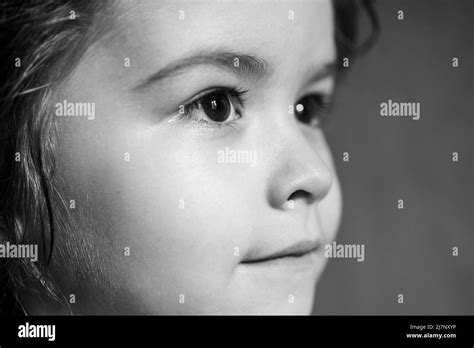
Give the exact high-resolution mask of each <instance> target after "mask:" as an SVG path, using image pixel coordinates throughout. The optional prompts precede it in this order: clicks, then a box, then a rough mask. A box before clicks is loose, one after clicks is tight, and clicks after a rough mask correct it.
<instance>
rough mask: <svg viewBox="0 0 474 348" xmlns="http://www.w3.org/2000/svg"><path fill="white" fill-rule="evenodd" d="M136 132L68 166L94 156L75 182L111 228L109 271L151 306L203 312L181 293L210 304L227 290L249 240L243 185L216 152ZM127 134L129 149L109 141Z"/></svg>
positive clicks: (147, 308)
mask: <svg viewBox="0 0 474 348" xmlns="http://www.w3.org/2000/svg"><path fill="white" fill-rule="evenodd" d="M131 129H133V127H129V128H128V129H127V130H125V129H124V130H121V131H114V134H113V135H112V134H111V133H110V132H109V133H108V134H109V137H110V138H109V139H108V140H107V141H106V140H105V139H104V142H103V143H102V145H98V144H96V145H95V146H93V148H94V149H92V148H91V149H88V150H86V151H78V152H76V153H75V154H73V157H74V160H73V158H72V157H71V158H70V160H69V161H68V163H64V162H63V163H62V165H63V166H66V167H69V168H70V170H71V172H75V171H76V172H80V170H81V167H84V166H85V163H88V165H87V166H85V167H87V168H89V169H88V175H87V176H84V175H83V176H80V175H77V176H73V177H69V178H68V181H69V182H71V183H72V185H74V186H75V187H76V188H80V190H81V191H84V192H87V195H88V197H89V199H90V202H91V205H90V206H88V209H89V210H90V212H91V215H92V220H93V221H97V222H98V223H100V224H101V225H104V226H106V228H105V231H104V234H105V235H97V236H96V238H97V239H104V240H107V241H108V243H109V244H108V247H107V248H106V249H105V250H103V253H104V254H107V258H108V259H111V260H113V261H112V262H111V264H112V265H113V268H111V269H107V270H106V272H109V275H110V276H112V277H113V278H115V279H119V282H120V283H121V284H122V289H121V292H123V293H126V294H128V295H125V296H128V299H127V300H128V301H134V303H135V305H136V308H141V310H142V311H144V312H148V311H155V312H157V311H160V312H170V313H172V312H176V311H180V310H183V311H185V312H188V311H193V310H198V309H197V308H195V307H194V308H189V307H186V306H177V304H179V302H178V301H177V299H178V298H179V295H180V294H186V298H187V299H188V302H189V303H193V306H198V307H199V306H202V307H204V308H212V306H210V304H209V303H207V304H203V303H202V302H203V301H213V302H214V301H217V299H216V297H218V296H220V295H217V294H223V293H224V291H223V289H224V288H225V287H226V286H227V285H228V281H229V278H230V274H231V273H232V270H233V267H234V266H235V265H236V264H237V263H238V260H239V258H238V254H236V250H235V248H236V246H239V247H240V248H245V247H246V246H247V245H249V243H250V235H251V226H250V222H249V221H251V219H250V218H249V216H250V213H249V211H248V210H247V209H248V208H246V207H247V206H248V205H247V204H245V200H244V196H243V193H242V192H243V186H245V185H244V183H245V182H244V181H243V180H242V181H240V183H239V181H238V180H237V181H236V180H233V176H232V174H231V173H228V172H222V170H223V169H222V166H220V167H219V165H218V163H217V160H216V151H215V149H210V148H209V149H205V148H202V147H200V148H196V146H195V144H194V145H193V144H192V143H190V142H189V141H187V140H186V139H184V138H179V137H175V138H173V137H170V135H169V134H160V133H159V132H153V131H150V132H149V133H146V132H143V130H141V131H137V132H136V133H134V132H133V131H132V130H131ZM119 133H120V134H119ZM104 134H107V133H104ZM113 139H115V140H113ZM119 139H122V143H124V142H125V143H127V146H123V145H118V147H119V148H117V146H111V144H112V143H114V142H116V143H117V144H120V143H121V142H120V141H119ZM124 140H126V141H124ZM85 144H86V142H84V145H85ZM103 144H107V145H103ZM85 146H87V145H85ZM117 152H118V153H121V154H125V153H128V154H129V157H128V158H127V157H126V156H125V155H124V156H123V157H122V158H121V157H120V156H117ZM84 154H87V155H84ZM78 163H79V164H78ZM76 165H77V167H75V166H76ZM91 177H94V178H95V180H90V179H91ZM125 248H129V249H128V250H129V251H130V255H129V256H127V255H125V254H124V250H125ZM216 261H218V262H216ZM209 293H214V294H216V296H215V297H212V296H211V297H210V296H209ZM203 299H207V300H203ZM137 302H139V303H137Z"/></svg>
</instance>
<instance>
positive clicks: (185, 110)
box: [179, 87, 333, 129]
mask: <svg viewBox="0 0 474 348" xmlns="http://www.w3.org/2000/svg"><path fill="white" fill-rule="evenodd" d="M248 92H249V90H246V89H244V88H241V87H230V88H228V87H218V88H211V89H208V90H205V91H203V92H202V93H200V94H199V95H198V96H196V97H195V98H194V99H193V100H191V101H190V102H188V103H186V104H184V105H181V106H180V108H182V111H181V112H179V114H180V116H181V117H182V118H184V119H185V120H187V121H192V122H196V123H199V124H204V125H207V126H210V127H217V128H222V127H225V126H233V124H234V122H235V121H237V120H238V119H240V118H241V117H242V111H241V110H242V109H244V108H245V103H246V101H247V98H246V94H247V93H248ZM213 93H222V94H223V95H225V96H226V97H228V98H229V102H230V103H231V104H232V106H233V107H234V109H235V112H236V113H237V114H239V118H237V119H235V120H232V121H230V122H214V121H208V120H196V119H193V115H192V112H193V111H195V110H199V108H200V103H201V102H202V101H203V100H204V98H206V97H207V96H209V95H211V94H213ZM306 98H316V104H317V107H318V112H316V113H315V114H313V115H311V120H310V122H302V121H300V122H301V123H303V124H305V125H308V126H310V127H314V128H321V129H324V128H325V127H326V126H327V123H328V119H329V117H328V115H329V112H330V110H331V108H332V105H333V98H332V94H327V93H316V94H308V95H305V96H303V97H301V98H300V99H299V100H298V102H299V101H301V100H304V99H306ZM236 104H237V105H236ZM298 104H299V103H296V104H295V108H296V105H298ZM293 113H294V114H295V117H296V113H297V110H296V109H295V110H294V112H293ZM312 122H319V123H318V125H313V124H311V123H312Z"/></svg>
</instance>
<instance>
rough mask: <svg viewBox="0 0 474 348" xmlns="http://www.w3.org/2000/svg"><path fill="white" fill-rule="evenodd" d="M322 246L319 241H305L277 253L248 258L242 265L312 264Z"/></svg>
mask: <svg viewBox="0 0 474 348" xmlns="http://www.w3.org/2000/svg"><path fill="white" fill-rule="evenodd" d="M320 246H321V243H319V242H318V241H311V240H303V241H300V242H297V243H295V244H292V245H290V246H288V247H286V248H283V249H280V250H278V251H276V252H272V253H268V254H265V255H261V256H260V255H256V256H252V257H249V258H246V259H244V260H242V261H241V263H242V264H244V265H264V264H268V265H269V264H277V263H281V262H290V263H292V262H302V261H306V262H308V261H309V262H311V261H313V259H314V257H315V255H316V253H317V251H318V250H319V249H320Z"/></svg>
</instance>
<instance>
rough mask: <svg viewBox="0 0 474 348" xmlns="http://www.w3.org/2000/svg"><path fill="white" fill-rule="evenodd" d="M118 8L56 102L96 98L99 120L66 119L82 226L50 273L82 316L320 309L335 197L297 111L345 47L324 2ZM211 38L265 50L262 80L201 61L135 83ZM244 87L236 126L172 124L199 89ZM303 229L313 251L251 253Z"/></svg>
mask: <svg viewBox="0 0 474 348" xmlns="http://www.w3.org/2000/svg"><path fill="white" fill-rule="evenodd" d="M211 3H212V5H211ZM120 6H121V7H120V8H117V9H116V12H117V13H118V15H117V18H116V27H115V28H114V30H113V35H109V36H107V37H106V38H104V40H102V41H101V42H99V43H97V44H95V45H93V46H92V47H90V48H89V49H88V51H87V52H86V54H85V55H84V57H83V59H82V60H81V62H80V63H79V65H78V66H77V67H76V68H75V71H74V73H73V74H72V75H71V76H70V78H68V79H67V81H65V83H64V86H63V88H62V90H61V92H60V93H59V94H58V95H57V96H56V100H55V101H57V102H62V101H63V100H64V99H66V100H68V101H77V102H95V104H96V105H95V108H96V109H95V119H94V120H88V119H87V118H86V117H58V129H59V132H58V134H59V138H58V149H57V167H58V176H59V177H61V178H63V181H64V182H66V183H67V185H65V186H64V187H63V188H62V189H61V196H62V197H63V199H64V200H65V201H66V202H69V201H70V200H71V199H73V200H75V204H76V208H75V209H71V210H70V214H71V216H72V218H73V219H74V221H75V224H76V225H75V227H74V228H73V230H74V231H75V232H72V233H66V232H64V231H63V232H62V233H61V232H60V233H59V234H60V235H59V237H58V241H57V243H58V247H59V249H60V250H62V251H63V252H62V253H60V254H58V255H56V256H55V262H54V264H53V275H54V276H55V278H56V279H57V281H58V284H59V285H60V287H61V288H62V290H63V292H64V294H66V296H67V297H69V294H74V295H75V303H74V304H72V305H71V309H72V311H73V312H74V313H82V314H93V313H100V314H221V313H225V314H309V313H311V310H312V305H313V299H314V295H315V286H316V283H317V280H318V279H319V277H320V275H321V273H322V271H323V269H324V266H325V264H326V261H327V259H325V257H324V248H323V246H324V244H326V243H331V242H332V241H333V240H334V238H335V235H336V231H337V228H338V225H339V221H340V215H341V193H340V186H339V183H338V180H337V176H336V173H335V169H334V165H333V161H332V156H331V153H330V150H329V148H328V146H327V143H326V141H325V138H324V134H323V131H322V130H321V129H319V128H317V127H311V126H309V125H306V124H303V123H301V122H299V121H298V120H297V119H296V118H295V116H294V115H291V114H289V112H288V106H289V105H293V104H296V103H297V102H298V100H299V99H301V98H302V97H303V96H305V95H307V94H311V93H327V94H330V93H331V91H332V89H333V85H334V78H333V77H331V76H328V77H326V78H324V79H322V80H319V81H317V82H315V83H309V84H308V83H307V81H306V80H307V78H308V74H307V71H308V69H317V68H318V67H322V66H324V65H325V64H326V63H330V62H333V61H334V59H335V56H336V52H335V44H334V42H333V25H334V24H333V19H332V8H331V4H330V2H329V1H278V2H272V3H271V5H270V4H269V3H268V2H267V1H232V2H229V1H222V2H215V1H213V2H210V1H209V3H208V2H207V1H187V2H180V1H175V0H173V1H159V2H158V1H140V2H137V3H122V4H121V5H120ZM180 10H184V11H185V18H184V19H183V20H179V18H178V17H179V11H180ZM290 10H292V11H294V14H295V17H294V20H289V18H288V11H290ZM217 47H219V48H225V49H226V50H232V51H233V52H238V53H246V54H252V55H254V56H258V57H260V58H262V59H265V60H266V61H267V62H268V64H269V67H270V68H271V70H272V74H271V76H269V77H268V78H267V79H264V80H259V81H257V80H255V81H254V80H253V79H244V78H239V77H238V76H236V75H235V74H233V73H231V72H230V71H225V70H223V69H221V68H218V67H215V66H211V65H206V66H194V67H192V68H190V69H188V70H185V71H183V72H181V73H180V74H179V75H178V76H175V77H172V78H169V79H166V80H163V81H161V82H159V83H155V84H152V85H150V86H148V87H146V88H144V89H138V90H137V89H134V87H135V86H137V84H139V83H140V82H142V81H144V79H146V78H147V77H148V76H150V75H152V74H153V73H155V72H156V71H158V70H159V69H161V68H162V67H164V66H166V65H168V64H169V63H171V62H173V61H175V60H176V59H179V58H182V57H184V56H187V55H188V54H189V52H193V51H194V50H196V49H201V50H204V51H206V50H209V51H210V50H213V49H215V48H217ZM125 57H128V58H130V67H125V66H124V58H125ZM235 85H238V86H241V87H243V88H245V89H248V90H249V92H248V93H247V95H246V98H247V101H246V103H245V108H244V110H243V111H242V115H241V117H240V118H238V119H236V120H235V122H233V123H232V125H231V126H223V127H214V126H210V125H209V124H205V123H199V122H193V121H190V120H182V119H181V120H180V121H179V120H177V118H176V114H177V113H176V111H177V110H178V107H179V105H182V104H184V103H185V102H186V101H188V100H189V99H190V98H192V97H194V96H196V95H198V94H199V93H200V92H202V91H203V90H205V89H207V88H210V87H219V86H224V87H232V86H235ZM197 114H198V117H200V118H201V119H202V118H203V117H205V115H204V116H203V112H202V110H201V111H199V112H198V113H197ZM226 147H228V148H229V149H236V150H254V151H256V154H257V156H258V157H257V163H256V165H255V166H250V165H249V164H245V163H224V164H223V163H218V161H217V160H216V158H217V156H216V153H217V152H218V151H219V150H224V149H225V148H226ZM124 153H129V154H130V159H129V161H126V160H125V155H124ZM290 199H291V200H292V202H293V203H290ZM180 202H181V203H180ZM301 240H313V241H318V242H319V243H320V244H321V247H320V248H319V249H318V251H317V253H316V254H315V255H314V257H312V259H311V260H310V261H308V260H307V259H306V258H305V260H300V259H298V260H297V261H288V260H287V259H281V261H282V262H280V263H276V264H275V263H273V264H271V265H267V264H262V263H260V264H258V265H257V264H246V263H243V261H245V260H250V259H252V258H253V259H255V258H258V257H263V256H265V255H269V254H271V253H273V252H276V251H278V250H281V249H283V248H285V247H287V246H289V245H291V244H294V243H296V242H298V241H301ZM125 248H129V251H130V255H125V251H126V249H125ZM235 248H238V253H236V250H237V249H235ZM78 250H79V251H78ZM68 251H70V252H69V254H68V255H65V253H68ZM180 295H184V300H185V301H184V303H180V301H179V300H180ZM181 299H183V297H182V296H181ZM29 306H30V311H32V312H35V311H37V312H43V313H44V312H53V309H52V308H51V307H48V306H46V307H43V308H40V306H39V305H34V304H33V303H30V304H29Z"/></svg>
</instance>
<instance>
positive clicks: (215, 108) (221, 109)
mask: <svg viewBox="0 0 474 348" xmlns="http://www.w3.org/2000/svg"><path fill="white" fill-rule="evenodd" d="M201 106H202V108H203V110H204V112H205V113H206V116H207V117H209V119H210V120H211V121H213V122H223V121H225V120H227V118H229V115H230V112H231V105H230V101H229V98H227V96H226V95H225V94H224V93H212V94H209V95H207V96H205V97H204V98H203V99H202V101H201Z"/></svg>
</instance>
